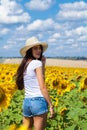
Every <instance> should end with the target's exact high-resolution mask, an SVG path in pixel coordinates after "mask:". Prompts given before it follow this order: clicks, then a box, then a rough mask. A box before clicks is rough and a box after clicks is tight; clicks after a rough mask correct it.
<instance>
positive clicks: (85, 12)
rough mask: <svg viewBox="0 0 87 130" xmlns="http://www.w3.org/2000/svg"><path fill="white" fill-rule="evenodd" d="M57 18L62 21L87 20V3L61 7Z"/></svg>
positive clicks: (75, 3) (68, 4) (69, 4)
mask: <svg viewBox="0 0 87 130" xmlns="http://www.w3.org/2000/svg"><path fill="white" fill-rule="evenodd" d="M57 18H58V19H61V20H70V21H71V20H75V21H76V20H79V19H80V20H87V3H85V2H83V1H81V2H74V3H67V4H62V5H60V11H59V12H58V14H57Z"/></svg>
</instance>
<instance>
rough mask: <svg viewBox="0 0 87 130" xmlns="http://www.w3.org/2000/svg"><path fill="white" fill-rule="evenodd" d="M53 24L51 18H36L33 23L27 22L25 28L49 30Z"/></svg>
mask: <svg viewBox="0 0 87 130" xmlns="http://www.w3.org/2000/svg"><path fill="white" fill-rule="evenodd" d="M53 26H54V21H53V20H52V19H46V20H40V19H38V20H35V21H34V22H33V23H31V24H29V25H28V27H27V29H28V30H29V31H32V30H37V31H38V30H41V31H44V30H48V31H50V29H52V28H53Z"/></svg>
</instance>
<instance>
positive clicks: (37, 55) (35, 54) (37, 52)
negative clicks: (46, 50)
mask: <svg viewBox="0 0 87 130" xmlns="http://www.w3.org/2000/svg"><path fill="white" fill-rule="evenodd" d="M41 53H42V50H41V46H39V45H38V46H34V47H33V48H32V54H33V57H35V58H36V59H38V58H40V56H41Z"/></svg>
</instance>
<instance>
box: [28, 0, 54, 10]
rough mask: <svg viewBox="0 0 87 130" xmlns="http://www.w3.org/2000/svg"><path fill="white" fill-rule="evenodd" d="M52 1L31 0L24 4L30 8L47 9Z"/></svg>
mask: <svg viewBox="0 0 87 130" xmlns="http://www.w3.org/2000/svg"><path fill="white" fill-rule="evenodd" d="M53 3H54V1H53V0H31V1H30V2H28V3H26V6H27V7H28V8H29V9H30V10H47V9H48V8H50V6H51V5H52V4H53Z"/></svg>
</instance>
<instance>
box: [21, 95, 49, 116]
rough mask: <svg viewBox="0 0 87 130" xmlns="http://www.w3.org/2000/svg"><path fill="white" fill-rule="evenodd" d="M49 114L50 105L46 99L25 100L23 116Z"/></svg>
mask: <svg viewBox="0 0 87 130" xmlns="http://www.w3.org/2000/svg"><path fill="white" fill-rule="evenodd" d="M47 112H48V103H47V101H46V100H45V98H44V97H34V98H25V99H24V102H23V116H25V117H32V116H37V115H41V114H44V113H47Z"/></svg>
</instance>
